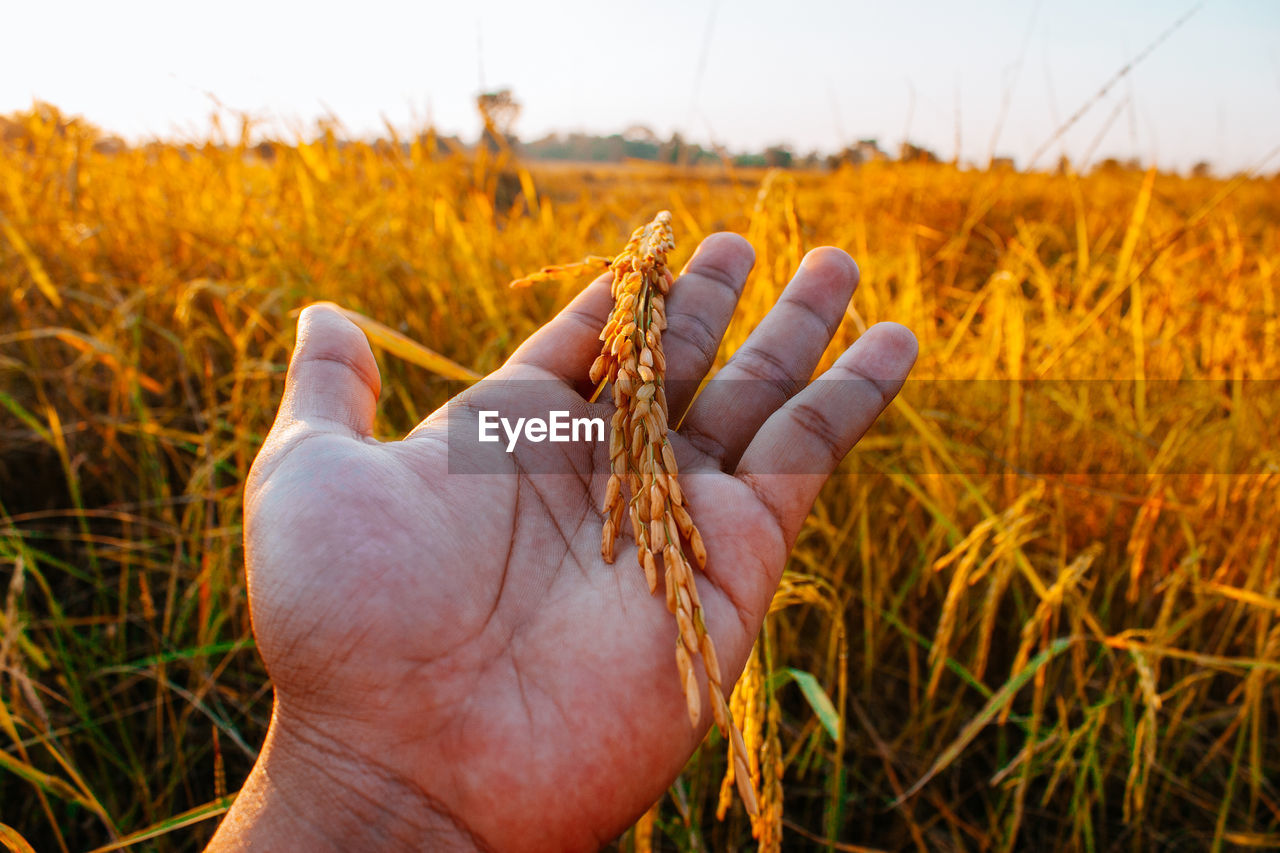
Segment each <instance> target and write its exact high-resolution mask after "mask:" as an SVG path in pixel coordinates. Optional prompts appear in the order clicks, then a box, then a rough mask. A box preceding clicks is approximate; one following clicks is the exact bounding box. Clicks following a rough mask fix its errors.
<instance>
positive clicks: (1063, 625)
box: [0, 108, 1280, 851]
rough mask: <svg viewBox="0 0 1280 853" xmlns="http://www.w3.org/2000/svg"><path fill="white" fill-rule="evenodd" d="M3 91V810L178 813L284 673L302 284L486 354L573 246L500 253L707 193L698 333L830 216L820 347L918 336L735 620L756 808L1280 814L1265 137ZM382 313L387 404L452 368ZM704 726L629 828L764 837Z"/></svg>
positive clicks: (926, 833)
mask: <svg viewBox="0 0 1280 853" xmlns="http://www.w3.org/2000/svg"><path fill="white" fill-rule="evenodd" d="M3 131H4V133H3V139H2V140H0V404H2V405H0V566H2V567H3V572H0V581H3V590H2V591H3V610H2V611H0V612H2V618H3V622H2V623H0V624H2V626H3V636H2V638H0V741H2V748H0V824H3V825H4V826H2V827H0V841H3V842H4V844H5V845H6V846H7V847H8V848H9V849H11V850H28V849H32V848H34V849H37V850H87V849H94V848H98V847H100V846H103V845H115V846H117V847H118V846H126V844H128V843H136V844H137V845H138V849H148V850H193V849H198V848H199V847H200V846H201V845H202V844H203V843H204V842H205V841H207V839H208V838H209V836H210V835H211V833H212V831H213V829H214V827H215V825H216V823H217V816H218V815H221V814H222V813H223V812H225V810H226V808H227V805H228V803H229V802H230V797H231V796H233V795H234V793H235V792H236V790H237V789H238V787H239V785H240V784H241V782H242V781H243V779H244V778H245V775H246V774H247V773H248V771H249V768H250V766H251V765H252V763H253V759H254V756H255V755H256V752H257V749H258V747H259V745H260V744H261V741H262V736H263V734H264V732H265V730H266V724H267V721H268V719H269V716H270V710H271V688H270V685H269V683H268V681H267V679H266V676H265V673H264V671H263V669H262V665H261V663H260V661H259V659H258V657H257V655H256V653H255V651H254V648H253V641H252V635H251V633H250V626H249V619H248V611H247V605H246V594H245V582H244V571H243V550H242V541H241V537H242V527H241V517H242V492H243V484H244V479H245V475H246V473H247V471H248V469H249V465H250V463H251V462H252V460H253V458H254V455H255V453H256V451H257V449H258V447H259V446H260V444H261V442H262V440H263V438H264V436H265V434H266V431H267V429H268V428H269V426H270V424H271V420H272V417H273V415H274V413H275V409H276V406H277V404H278V402H279V398H280V394H281V389H282V386H283V379H284V371H285V367H286V364H287V361H288V357H289V353H290V350H291V346H292V343H293V336H294V318H295V316H296V314H295V312H296V310H297V309H299V308H300V307H302V306H304V305H306V304H307V303H309V302H312V301H314V300H319V299H327V300H333V301H335V302H337V303H339V304H341V305H342V306H344V307H346V308H349V309H352V310H354V311H358V312H360V313H362V314H364V315H366V316H367V317H369V318H372V319H374V320H377V321H379V322H381V323H383V324H386V325H387V326H389V327H390V328H391V329H393V330H396V331H398V332H400V333H402V334H403V335H404V336H407V337H408V338H409V339H411V340H412V341H416V342H419V343H420V344H422V345H424V346H426V347H429V348H430V349H432V350H434V351H436V352H438V353H441V354H443V355H445V356H447V357H448V358H449V359H452V360H454V361H456V362H458V363H460V364H462V365H465V366H466V367H468V368H471V369H472V370H474V371H476V372H478V373H481V374H484V373H487V372H489V371H491V370H493V369H495V368H497V367H498V366H499V365H500V364H501V363H502V362H503V361H504V359H505V358H506V357H507V356H508V355H510V354H511V353H512V352H513V350H514V349H515V347H516V346H517V345H518V344H519V343H520V342H521V341H522V340H524V339H525V338H526V337H527V336H528V335H529V334H530V333H531V332H532V331H534V330H535V329H536V328H538V327H539V326H540V325H541V324H542V323H544V322H545V321H546V320H548V319H549V318H550V317H551V316H553V315H554V313H555V312H556V311H557V310H558V308H559V307H560V306H562V305H564V304H565V303H566V302H567V301H568V299H569V298H570V297H571V296H572V295H573V294H574V293H575V292H576V291H577V289H578V288H580V287H581V286H582V285H583V284H584V283H585V282H583V281H580V280H579V281H563V282H552V283H547V284H542V285H539V286H536V287H532V288H528V289H524V290H510V289H508V287H507V283H508V282H509V281H510V280H511V279H513V278H515V277H517V276H520V275H523V274H526V273H529V272H532V271H534V270H536V269H538V268H539V267H541V266H543V265H544V264H548V263H558V262H567V261H574V260H577V259H580V258H582V257H584V256H586V255H592V254H594V255H608V254H610V253H613V252H617V251H618V250H620V249H621V247H622V246H623V245H624V244H625V243H626V239H627V236H628V235H629V234H630V233H631V231H632V229H634V228H635V227H636V226H638V225H640V224H642V223H643V222H645V221H648V220H649V219H650V218H651V217H652V216H653V214H654V213H655V212H656V211H657V210H659V209H664V208H665V209H669V210H671V211H672V213H673V220H674V228H675V233H676V241H677V248H676V251H675V255H674V257H673V266H674V267H676V268H678V267H679V266H680V265H681V264H682V263H683V262H684V260H686V259H687V258H688V257H689V255H690V254H691V252H692V250H693V248H694V247H695V246H696V245H697V243H698V241H699V240H700V239H701V238H702V237H704V236H706V235H707V234H710V233H712V232H714V231H718V230H730V231H736V232H739V233H741V234H743V235H745V236H746V237H747V239H748V240H749V241H750V242H751V243H752V245H753V246H754V247H755V250H756V255H757V261H756V266H755V269H754V271H753V273H752V276H751V278H750V279H749V281H748V284H747V289H746V292H745V295H744V297H743V299H742V302H741V304H740V305H739V308H738V312H737V314H736V315H735V317H734V321H733V323H732V325H731V327H730V330H729V332H728V334H727V336H726V339H725V341H724V344H723V345H722V348H721V351H720V360H721V362H723V359H724V358H726V357H727V355H728V354H730V353H732V352H733V350H734V349H735V348H736V347H737V346H738V345H739V344H740V343H741V342H742V341H743V340H744V338H745V337H746V335H747V334H748V332H749V331H750V330H751V329H752V328H753V326H754V325H755V324H756V323H757V322H758V321H759V319H760V318H761V317H762V316H763V314H764V313H765V312H766V311H767V309H768V308H769V306H770V305H772V303H773V302H774V300H775V299H776V297H777V296H778V294H779V293H780V291H781V289H782V287H783V286H784V285H785V283H786V282H787V281H788V279H789V278H790V276H791V274H792V273H793V272H794V271H795V269H796V268H797V266H798V264H799V262H800V259H801V257H802V256H803V255H804V253H805V252H806V251H807V250H809V249H811V248H813V247H816V246H821V245H835V246H839V247H842V248H844V249H846V250H847V251H849V252H850V254H852V255H853V256H854V257H855V258H856V259H857V261H858V263H859V264H860V266H861V270H862V283H861V286H860V288H859V290H858V292H857V294H856V296H855V297H854V301H853V303H852V305H851V306H850V308H849V310H848V312H847V315H846V318H845V322H844V323H843V325H842V326H841V328H840V331H839V332H838V334H837V336H836V339H835V341H833V344H832V347H831V349H830V350H829V351H828V359H827V363H829V360H830V357H831V356H832V355H833V354H834V353H836V352H839V351H841V350H843V348H844V347H846V346H847V345H848V344H849V343H850V342H851V341H853V340H855V339H856V338H857V336H858V335H859V334H860V331H861V330H863V329H865V328H866V326H867V325H869V324H871V323H874V322H877V321H881V320H895V321H897V322H900V323H903V324H905V325H907V326H909V327H910V328H911V329H913V330H914V332H915V334H916V335H917V337H918V338H919V341H920V358H919V361H918V363H917V366H916V369H915V372H914V373H913V375H912V379H911V380H910V382H909V383H908V387H907V389H906V390H905V391H904V392H903V394H902V396H901V397H900V399H899V400H898V401H897V402H896V403H895V404H894V405H893V406H892V408H891V409H890V411H889V412H887V413H886V415H885V417H884V418H882V420H881V421H880V422H879V423H878V424H877V425H876V426H875V427H874V428H873V429H872V431H871V432H870V433H869V434H868V435H867V437H866V439H865V440H864V441H863V442H862V443H861V444H860V445H859V447H858V448H857V449H855V451H854V452H853V454H851V456H850V458H849V459H848V460H846V463H845V467H844V469H842V473H841V474H838V475H837V476H836V477H834V478H833V479H832V480H831V481H830V482H829V483H828V484H827V486H826V487H825V489H824V491H823V493H822V495H821V497H820V499H819V501H818V503H817V505H816V506H815V507H814V509H813V511H812V513H811V515H810V517H809V520H808V522H807V523H806V525H805V527H804V529H803V531H802V533H801V535H800V538H799V541H798V543H797V546H796V548H795V550H794V552H793V554H792V556H791V560H790V563H789V564H788V570H787V574H786V575H785V577H784V581H783V585H782V587H781V589H780V590H779V593H778V596H777V598H776V599H775V602H774V609H773V612H772V614H771V616H770V617H769V619H768V623H767V631H766V634H765V636H766V638H767V639H766V640H763V641H762V643H763V644H764V645H763V646H762V648H761V655H760V660H761V661H762V662H763V666H764V670H765V671H763V672H761V673H759V674H758V675H759V677H758V678H757V679H756V680H755V683H754V685H753V689H754V690H755V691H756V695H757V701H758V703H759V704H758V710H759V711H760V712H761V713H760V714H759V715H758V716H759V719H758V721H757V725H759V726H762V727H763V729H762V730H761V731H760V732H759V735H758V741H759V742H760V743H761V748H762V749H765V750H771V751H772V752H771V753H770V754H771V755H775V756H778V757H780V759H781V765H782V767H783V773H782V776H781V779H780V784H781V790H782V797H783V803H784V806H785V808H784V812H783V822H782V826H781V830H782V833H783V836H784V842H783V843H784V847H785V848H786V849H834V850H863V849H868V848H871V849H884V850H920V851H925V850H1038V851H1039V850H1046V851H1047V850H1116V849H1126V850H1206V849H1214V850H1219V849H1242V848H1271V849H1274V848H1277V847H1280V785H1278V784H1277V782H1278V780H1280V542H1278V541H1277V539H1278V537H1280V500H1277V495H1278V494H1280V447H1278V446H1277V436H1278V433H1277V430H1276V426H1275V424H1276V420H1275V415H1276V414H1277V412H1276V411H1275V409H1276V408H1277V406H1276V401H1277V399H1280V395H1277V393H1276V392H1277V391H1278V390H1280V388H1277V386H1276V385H1275V384H1274V381H1273V380H1277V379H1280V305H1278V301H1280V276H1278V275H1277V273H1276V270H1277V267H1280V180H1277V179H1276V178H1270V179H1265V178H1244V177H1241V178H1238V179H1232V180H1225V179H1214V178H1208V177H1205V178H1194V179H1192V178H1183V177H1179V176H1177V175H1171V174H1160V173H1155V172H1147V173H1144V172H1142V171H1133V170H1120V169H1117V170H1104V171H1094V172H1092V173H1090V174H1087V175H1077V174H1075V173H1074V172H1072V171H1071V170H1070V169H1066V170H1062V171H1061V172H1060V173H1052V174H1049V173H1030V174H1023V173H1018V172H1014V171H1011V170H1003V171H972V170H961V169H958V168H956V167H954V166H952V165H947V164H925V163H890V162H873V163H868V164H865V165H863V166H861V167H857V168H852V167H846V168H843V169H841V170H839V171H836V172H823V173H818V172H802V171H796V172H790V171H774V172H764V171H744V170H733V169H728V168H723V167H722V168H714V169H712V168H707V167H700V168H698V169H678V168H675V167H664V166H655V165H653V164H636V165H625V166H618V167H612V166H609V167H606V166H599V167H586V166H567V165H560V166H546V165H537V164H522V163H521V162H519V161H518V160H517V159H515V158H513V157H512V156H511V155H510V154H509V153H503V154H499V155H493V154H488V153H485V152H479V153H478V154H464V153H462V152H455V151H450V150H448V149H446V148H444V147H443V146H439V145H437V143H436V141H435V140H434V138H433V137H432V136H430V135H429V134H427V135H423V136H421V137H418V138H414V139H409V140H403V141H400V140H397V141H396V142H395V143H394V144H392V143H386V144H377V145H374V144H365V143H341V142H339V141H338V140H337V138H336V137H335V135H334V134H329V135H327V136H324V137H322V138H320V139H318V140H317V141H315V142H313V143H309V144H306V143H298V144H289V145H284V144H281V145H276V146H273V147H271V148H269V149H267V148H265V147H264V148H259V147H254V146H250V145H249V144H248V143H247V142H246V141H245V140H246V139H247V138H248V135H247V132H246V133H244V134H242V133H241V132H240V129H239V128H236V129H234V130H233V131H229V132H228V135H227V137H226V138H214V139H210V140H209V141H208V142H207V143H205V144H186V143H172V144H156V145H150V146H145V147H141V148H136V149H125V150H110V149H106V150H99V148H102V146H99V148H95V144H94V143H95V140H96V134H95V132H94V131H93V130H92V129H91V128H88V127H85V126H83V125H82V124H79V123H76V122H74V121H67V120H65V119H63V118H62V117H61V116H59V115H58V114H57V113H56V111H53V110H51V109H46V108H41V109H36V110H33V111H32V112H30V113H28V114H24V115H21V116H16V117H14V118H13V119H12V120H11V121H9V122H8V123H7V124H5V125H4V127H3ZM375 343H377V341H375ZM404 351H405V348H404V347H403V346H402V348H401V352H404ZM375 353H376V354H377V357H378V360H379V365H380V367H381V369H382V376H383V391H382V399H381V404H380V415H379V423H378V431H379V434H380V435H381V436H383V437H386V438H392V437H397V436H400V435H403V434H404V433H405V432H406V431H407V430H408V429H409V428H411V427H412V426H413V425H414V424H415V423H417V422H418V421H419V420H420V419H421V418H423V417H425V416H426V415H427V414H428V413H429V412H431V411H432V410H434V409H435V408H436V407H438V406H440V405H441V404H442V403H444V401H445V400H446V399H448V397H449V396H450V395H451V394H452V393H455V392H456V391H457V390H458V385H457V383H456V382H451V381H447V380H445V379H444V378H442V377H440V376H439V375H436V374H434V373H432V372H431V371H430V370H427V369H425V368H423V367H422V366H419V365H416V364H414V363H411V361H410V360H406V359H405V358H402V357H398V356H396V355H393V354H389V353H388V352H387V351H386V350H385V349H384V348H382V347H379V346H375ZM408 354H409V355H411V356H412V354H413V350H412V348H411V347H409V348H408ZM611 570H617V571H635V570H636V568H635V566H632V565H621V564H620V565H619V566H617V567H613V568H612V569H611ZM672 677H673V678H675V670H674V667H673V670H672ZM769 766H772V765H771V764H768V763H766V765H765V770H764V771H763V772H765V774H766V777H767V775H768V772H769V771H768V767H769ZM724 772H725V745H724V743H723V741H721V740H720V739H719V738H718V736H716V735H714V734H713V735H711V736H710V738H709V739H708V741H707V742H706V743H704V745H703V747H702V748H701V749H700V750H699V751H698V752H697V753H696V754H695V755H694V756H693V758H692V759H691V761H690V762H689V764H688V765H687V767H686V768H685V771H684V773H683V774H682V775H681V776H680V778H679V779H677V780H676V782H675V784H674V785H673V786H672V787H671V789H670V791H669V793H668V795H667V796H666V797H665V798H664V799H663V801H662V802H661V803H660V805H659V807H658V808H657V809H656V810H655V811H653V812H651V813H650V816H649V820H647V821H646V822H645V826H644V827H642V829H641V831H639V832H637V831H635V830H633V831H631V832H629V833H628V834H627V835H625V836H624V837H623V838H622V839H620V840H619V841H618V842H617V846H618V848H619V849H622V850H632V849H637V850H638V849H643V848H644V846H645V844H646V843H651V844H652V845H653V848H654V849H668V850H684V851H693V850H731V849H753V846H754V844H755V842H754V841H753V839H752V837H751V826H750V824H749V822H748V820H747V817H746V815H745V813H744V812H743V811H742V808H741V806H740V805H736V804H735V805H734V806H732V807H731V808H730V809H729V810H728V813H727V814H726V816H725V819H724V820H723V821H719V820H717V818H716V811H717V806H718V804H719V800H720V796H721V780H722V777H723V775H724ZM764 781H765V783H766V784H769V783H770V782H771V780H770V779H769V778H766V779H765V780H764ZM646 838H648V839H650V840H649V841H648V842H646V840H645V839H646ZM28 845H29V846H28ZM108 849H109V848H108Z"/></svg>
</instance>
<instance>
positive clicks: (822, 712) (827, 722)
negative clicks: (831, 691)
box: [783, 667, 840, 743]
mask: <svg viewBox="0 0 1280 853" xmlns="http://www.w3.org/2000/svg"><path fill="white" fill-rule="evenodd" d="M783 672H785V673H786V674H787V675H789V676H791V680H792V681H794V682H795V683H796V684H798V685H800V692H801V693H803V694H804V698H805V699H808V700H809V707H811V708H813V712H814V713H815V714H817V715H818V721H819V722H821V723H822V727H823V728H825V729H826V730H827V734H829V735H831V739H832V740H834V741H836V742H837V743H838V742H839V741H840V715H839V714H837V713H836V706H835V705H834V704H832V702H831V697H830V696H828V695H827V691H825V690H823V689H822V685H821V684H819V683H818V679H817V678H815V677H814V676H813V673H811V672H805V671H804V670H802V669H793V668H792V667H787V668H786V669H784V670H783Z"/></svg>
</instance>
